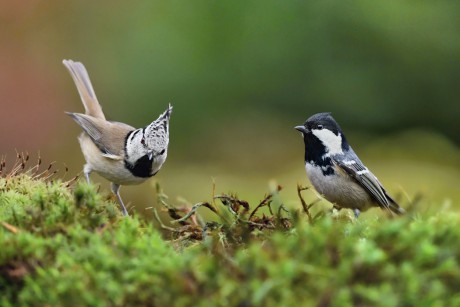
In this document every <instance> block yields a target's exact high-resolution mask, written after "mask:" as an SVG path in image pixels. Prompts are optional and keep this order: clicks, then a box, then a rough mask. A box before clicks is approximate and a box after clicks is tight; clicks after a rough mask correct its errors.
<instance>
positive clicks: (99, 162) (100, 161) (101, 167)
mask: <svg viewBox="0 0 460 307" xmlns="http://www.w3.org/2000/svg"><path fill="white" fill-rule="evenodd" d="M78 140H79V141H80V146H81V150H82V152H83V155H84V157H85V160H86V163H87V165H89V169H90V170H92V171H94V172H96V173H98V174H99V175H101V176H102V177H104V178H105V179H107V180H109V181H110V182H113V183H116V184H120V185H131V184H139V183H142V182H144V181H145V180H146V179H148V178H141V177H136V176H134V175H133V174H132V173H131V172H130V171H129V170H128V169H126V167H125V163H124V160H123V159H120V160H115V159H110V158H107V157H104V156H103V155H102V153H101V151H100V150H99V149H98V148H97V146H96V145H94V143H93V141H91V139H90V138H89V137H88V136H87V135H86V134H82V135H81V136H80V137H79V138H78Z"/></svg>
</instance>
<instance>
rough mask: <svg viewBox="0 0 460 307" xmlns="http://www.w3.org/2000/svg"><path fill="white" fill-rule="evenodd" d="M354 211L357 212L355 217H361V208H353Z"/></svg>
mask: <svg viewBox="0 0 460 307" xmlns="http://www.w3.org/2000/svg"><path fill="white" fill-rule="evenodd" d="M353 213H354V214H355V218H358V217H359V214H360V213H361V211H359V209H356V208H355V209H353Z"/></svg>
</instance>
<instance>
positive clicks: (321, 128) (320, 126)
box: [316, 125, 324, 130]
mask: <svg viewBox="0 0 460 307" xmlns="http://www.w3.org/2000/svg"><path fill="white" fill-rule="evenodd" d="M316 128H317V129H319V130H323V128H324V127H323V125H318V126H316Z"/></svg>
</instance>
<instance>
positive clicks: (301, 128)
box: [294, 126, 308, 133]
mask: <svg viewBox="0 0 460 307" xmlns="http://www.w3.org/2000/svg"><path fill="white" fill-rule="evenodd" d="M294 129H295V130H298V131H300V132H302V133H308V129H307V128H305V126H295V127H294Z"/></svg>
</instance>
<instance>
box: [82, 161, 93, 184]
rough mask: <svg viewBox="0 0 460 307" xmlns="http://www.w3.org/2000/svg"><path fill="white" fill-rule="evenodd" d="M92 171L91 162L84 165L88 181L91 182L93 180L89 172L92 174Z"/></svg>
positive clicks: (84, 172)
mask: <svg viewBox="0 0 460 307" xmlns="http://www.w3.org/2000/svg"><path fill="white" fill-rule="evenodd" d="M92 171H93V169H92V168H91V166H90V165H89V164H85V166H83V174H85V178H86V182H87V183H91V180H89V174H91V172H92Z"/></svg>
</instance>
